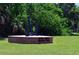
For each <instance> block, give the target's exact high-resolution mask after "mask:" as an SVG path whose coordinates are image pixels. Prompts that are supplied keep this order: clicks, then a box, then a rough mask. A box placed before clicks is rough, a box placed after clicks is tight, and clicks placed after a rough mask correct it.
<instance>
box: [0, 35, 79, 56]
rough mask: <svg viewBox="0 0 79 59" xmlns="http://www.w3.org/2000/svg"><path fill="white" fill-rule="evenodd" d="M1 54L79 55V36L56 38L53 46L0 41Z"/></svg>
mask: <svg viewBox="0 0 79 59" xmlns="http://www.w3.org/2000/svg"><path fill="white" fill-rule="evenodd" d="M0 54H1V55H2V54H8V55H9V54H11V55H16V54H20V55H24V54H27V55H38V54H41V55H51V54H53V55H61V54H79V36H54V38H53V43H51V44H16V43H8V41H7V40H0Z"/></svg>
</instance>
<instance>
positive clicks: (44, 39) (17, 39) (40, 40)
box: [8, 35, 53, 44]
mask: <svg viewBox="0 0 79 59" xmlns="http://www.w3.org/2000/svg"><path fill="white" fill-rule="evenodd" d="M52 40H53V38H52V36H25V35H12V36H9V37H8V42H10V43H24V44H45V43H52Z"/></svg>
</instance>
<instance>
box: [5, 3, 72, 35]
mask: <svg viewBox="0 0 79 59" xmlns="http://www.w3.org/2000/svg"><path fill="white" fill-rule="evenodd" d="M4 5H5V4H4ZM69 5H70V4H69ZM69 5H67V6H69ZM65 6H66V4H65V5H64V6H63V5H62V6H61V7H64V9H65V8H66V7H65ZM72 6H73V5H72V4H71V5H70V7H68V13H66V15H68V14H69V12H70V10H72V8H71V7H72ZM69 9H70V10H69ZM6 11H7V13H8V15H9V16H10V19H11V20H10V25H11V26H12V28H10V29H11V30H12V33H14V32H15V33H16V34H19V33H21V34H24V32H25V26H26V25H27V19H28V16H30V18H31V22H32V26H33V31H35V29H36V27H35V25H37V24H38V27H39V29H38V32H39V34H43V35H69V34H70V32H71V30H70V27H69V25H68V22H69V19H68V18H67V17H64V16H63V14H65V11H64V12H63V9H62V8H59V6H56V5H55V4H51V3H45V4H42V3H30V4H7V6H6ZM68 17H70V16H68ZM15 28H16V30H15V31H14V32H13V29H15ZM12 33H11V34H12Z"/></svg>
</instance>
